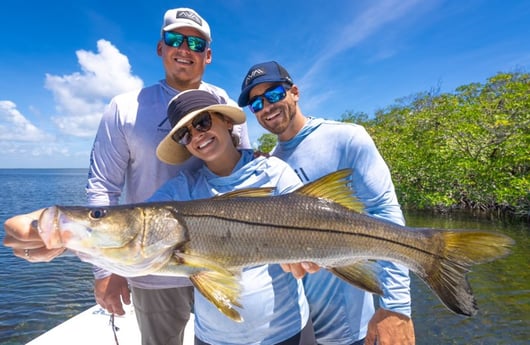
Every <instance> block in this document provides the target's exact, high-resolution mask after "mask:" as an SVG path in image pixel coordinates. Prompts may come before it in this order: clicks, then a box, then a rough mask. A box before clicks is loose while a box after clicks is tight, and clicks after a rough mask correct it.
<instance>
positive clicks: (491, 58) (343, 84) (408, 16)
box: [0, 0, 530, 168]
mask: <svg viewBox="0 0 530 345" xmlns="http://www.w3.org/2000/svg"><path fill="white" fill-rule="evenodd" d="M175 7H192V8H194V9H195V10H197V11H198V12H199V13H200V14H201V15H202V16H203V17H204V18H205V19H206V20H207V21H208V22H209V24H210V26H211V28H212V38H213V42H212V50H213V62H212V64H211V65H209V66H208V67H207V70H206V73H205V77H204V79H205V80H206V81H208V82H211V83H214V84H216V85H219V86H221V87H223V88H225V89H226V90H227V91H228V93H229V94H230V96H231V97H232V98H234V99H237V97H238V95H239V90H240V85H241V81H242V78H243V76H244V75H245V73H246V71H247V70H248V68H249V67H250V66H251V65H253V64H255V63H257V62H262V61H267V60H277V61H278V62H280V63H281V64H282V65H284V66H285V67H286V68H287V69H288V70H289V72H290V74H291V76H292V77H293V79H294V81H295V83H296V84H297V85H298V86H299V87H300V89H301V93H302V95H301V97H302V98H301V101H300V105H301V107H302V111H303V112H304V114H306V115H312V116H319V117H325V118H329V119H339V118H340V116H341V115H342V114H343V113H345V112H346V111H354V112H357V111H362V112H365V113H367V114H369V115H373V114H374V112H375V111H376V110H377V109H382V108H385V107H387V106H389V105H392V104H394V102H395V100H397V99H399V98H403V97H406V96H409V95H411V94H415V93H418V92H423V91H429V90H431V89H440V91H441V92H453V91H454V90H455V88H456V87H458V86H460V85H465V84H469V83H472V82H480V83H483V82H485V81H486V79H487V78H489V77H491V76H493V75H495V74H497V73H498V72H514V71H522V72H529V71H530V1H527V0H511V1H502V0H491V1H487V0H466V1H450V0H349V1H348V0H326V1H316V0H313V1H311V0H291V1H275V0H271V1H257V0H224V1H221V0H196V1H162V0H152V1H122V0H111V1H109V0H76V1H69V0H68V1H66V0H50V1H41V0H40V1H36V0H29V1H8V2H6V3H5V4H4V5H3V6H2V11H0V37H1V40H0V42H1V45H0V75H1V77H0V168H63V167H64V168H84V167H87V166H88V156H89V152H90V149H91V146H92V140H93V138H94V135H95V132H96V129H97V125H98V123H99V119H100V116H101V113H102V110H103V108H104V107H105V105H106V104H107V102H108V101H109V100H110V98H111V97H112V96H114V95H116V94H119V93H122V92H125V91H128V90H129V89H131V88H137V87H139V86H142V85H144V86H147V85H150V84H153V83H155V82H157V81H158V80H159V79H161V78H163V68H162V63H161V60H160V58H159V57H158V56H157V55H156V43H157V41H158V39H159V33H160V27H161V24H162V18H163V15H164V12H165V11H166V10H167V9H169V8H175ZM246 114H247V117H248V124H249V132H250V137H251V138H250V139H251V141H252V142H256V140H257V138H258V137H259V136H260V135H261V134H263V133H264V130H262V129H261V127H260V126H259V125H258V124H257V122H256V121H255V118H254V116H253V115H252V114H251V113H250V112H249V111H248V110H246Z"/></svg>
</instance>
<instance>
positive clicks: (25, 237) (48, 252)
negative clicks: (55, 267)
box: [4, 209, 66, 262]
mask: <svg viewBox="0 0 530 345" xmlns="http://www.w3.org/2000/svg"><path fill="white" fill-rule="evenodd" d="M42 211H43V209H40V210H37V211H33V212H31V213H27V214H20V215H17V216H14V217H11V218H9V219H8V220H6V222H5V223H4V229H5V237H4V245H5V246H6V247H11V248H13V254H15V255H16V256H18V257H19V258H22V259H24V260H27V261H30V262H48V261H51V260H52V259H54V258H55V257H57V256H58V255H60V254H61V253H62V252H64V251H65V250H66V248H64V247H63V248H54V249H47V248H46V244H45V243H44V241H43V240H42V238H41V237H40V235H39V231H38V229H37V228H36V224H37V222H36V220H38V219H39V217H40V214H41V213H42Z"/></svg>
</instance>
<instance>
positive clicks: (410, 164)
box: [342, 73, 530, 217]
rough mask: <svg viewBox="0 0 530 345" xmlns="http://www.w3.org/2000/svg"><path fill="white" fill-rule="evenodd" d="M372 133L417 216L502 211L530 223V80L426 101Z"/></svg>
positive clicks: (386, 116)
mask: <svg viewBox="0 0 530 345" xmlns="http://www.w3.org/2000/svg"><path fill="white" fill-rule="evenodd" d="M342 120H343V121H348V122H350V121H351V122H357V123H360V124H362V125H363V126H365V127H366V129H367V130H368V132H369V133H370V134H371V135H372V137H373V138H374V141H375V142H376V144H377V146H378V148H379V150H380V152H381V154H382V155H383V157H385V160H386V161H387V163H388V165H389V166H390V169H391V171H392V175H393V179H394V182H395V185H396V191H397V193H398V196H399V198H400V201H401V203H402V204H403V205H404V206H405V207H409V208H420V209H424V208H452V207H466V208H479V209H497V210H498V209H501V210H505V211H506V210H507V211H510V212H512V213H516V214H518V215H521V216H526V217H528V216H529V215H530V180H529V177H528V173H529V170H530V151H529V147H530V74H525V73H499V74H497V75H495V76H493V77H491V78H490V79H488V80H487V83H485V84H479V83H473V84H469V85H464V86H461V87H459V88H457V89H456V91H455V92H454V93H448V94H435V93H433V92H430V93H420V94H417V95H413V96H411V97H408V98H406V99H402V100H398V101H397V104H395V105H393V106H391V107H388V108H387V109H384V110H379V111H377V112H376V114H375V116H374V117H373V118H372V119H368V118H367V117H366V116H364V114H354V113H352V112H348V113H346V114H345V115H343V116H342Z"/></svg>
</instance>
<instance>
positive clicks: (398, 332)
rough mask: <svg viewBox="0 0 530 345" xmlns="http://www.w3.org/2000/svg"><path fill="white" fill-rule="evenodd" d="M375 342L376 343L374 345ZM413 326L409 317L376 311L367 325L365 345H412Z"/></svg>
mask: <svg viewBox="0 0 530 345" xmlns="http://www.w3.org/2000/svg"><path fill="white" fill-rule="evenodd" d="M376 341H377V343H376ZM415 343H416V339H415V337H414V325H413V323H412V319H410V318H409V317H407V316H405V315H403V314H400V313H396V312H393V311H390V310H386V309H382V308H380V309H378V310H377V311H376V312H375V314H374V316H373V317H372V319H371V320H370V322H369V323H368V333H367V334H366V339H365V340H364V344H365V345H374V344H377V345H414V344H415Z"/></svg>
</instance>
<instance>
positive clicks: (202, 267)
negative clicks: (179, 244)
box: [173, 251, 236, 276]
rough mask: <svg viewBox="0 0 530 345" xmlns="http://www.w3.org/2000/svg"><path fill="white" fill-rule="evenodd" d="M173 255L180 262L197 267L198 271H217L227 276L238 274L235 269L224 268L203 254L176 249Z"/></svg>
mask: <svg viewBox="0 0 530 345" xmlns="http://www.w3.org/2000/svg"><path fill="white" fill-rule="evenodd" d="M173 256H174V258H175V259H176V260H177V261H178V263H179V264H181V265H186V266H188V267H192V268H196V269H197V271H215V272H219V273H221V274H223V275H226V276H235V275H236V274H235V273H234V272H233V271H230V270H228V269H226V268H224V267H223V266H221V265H219V264H218V263H217V262H215V261H213V260H210V259H208V258H205V257H203V256H198V255H193V254H189V253H184V252H179V251H175V252H174V253H173Z"/></svg>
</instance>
